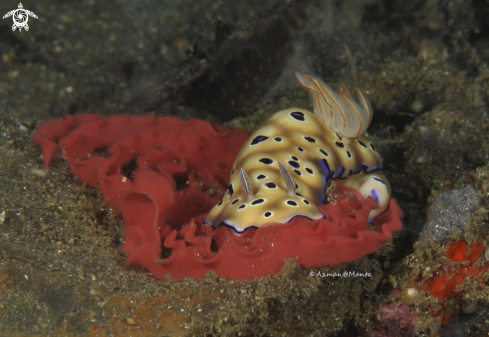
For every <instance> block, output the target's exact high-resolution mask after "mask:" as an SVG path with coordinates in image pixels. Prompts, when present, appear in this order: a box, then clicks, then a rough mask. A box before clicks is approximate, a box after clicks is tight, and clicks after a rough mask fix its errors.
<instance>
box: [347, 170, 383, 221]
mask: <svg viewBox="0 0 489 337" xmlns="http://www.w3.org/2000/svg"><path fill="white" fill-rule="evenodd" d="M341 184H342V185H344V186H346V187H350V188H353V189H356V190H357V191H358V192H360V193H361V194H362V195H363V197H364V198H365V199H366V198H368V197H369V196H373V197H374V198H375V200H376V201H377V204H378V205H379V207H378V208H376V209H373V210H371V211H370V214H369V217H368V219H369V222H371V221H372V220H373V219H374V218H375V217H376V216H377V215H379V214H381V213H382V212H384V211H385V210H386V209H387V207H388V206H389V200H390V198H391V187H390V185H389V181H387V178H386V177H385V176H384V174H382V172H380V171H375V172H371V173H365V172H362V173H359V174H355V175H352V176H350V177H348V178H347V179H346V180H344V181H342V182H341Z"/></svg>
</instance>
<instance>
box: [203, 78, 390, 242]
mask: <svg viewBox="0 0 489 337" xmlns="http://www.w3.org/2000/svg"><path fill="white" fill-rule="evenodd" d="M296 78H297V80H298V81H299V83H300V85H301V86H302V88H304V89H305V90H308V91H310V92H311V96H312V99H313V102H314V113H311V112H309V111H307V110H304V109H299V108H290V109H287V110H283V111H279V112H277V113H275V114H274V115H272V117H271V118H270V119H268V120H267V121H266V122H265V123H263V124H262V125H261V126H259V127H258V128H257V129H256V130H255V131H254V133H253V134H252V135H251V136H250V138H249V139H248V140H247V141H246V142H245V143H244V145H243V147H242V148H241V150H240V152H239V153H238V156H237V157H236V160H235V162H234V166H233V170H232V173H231V181H230V185H229V188H228V190H227V191H226V193H225V195H224V197H223V199H222V200H221V201H220V202H219V203H218V204H217V205H216V206H214V208H213V209H212V210H211V211H210V212H209V214H208V215H207V217H206V223H210V224H212V225H214V226H218V225H225V226H229V227H231V228H233V229H234V230H235V231H236V232H237V233H242V232H243V231H244V230H246V229H248V228H257V227H262V226H265V225H267V224H272V223H287V222H289V221H290V220H291V219H292V218H293V217H296V216H304V217H307V218H309V219H320V218H323V217H324V216H323V214H321V212H320V211H319V210H318V207H319V206H321V205H323V204H324V203H325V202H326V198H327V195H328V193H329V192H330V191H332V190H334V189H335V187H336V186H337V184H343V185H345V186H347V187H351V188H354V189H356V190H358V191H359V192H360V193H361V194H362V195H363V196H364V197H365V198H367V197H368V196H370V195H371V196H373V197H374V198H375V200H376V201H377V203H378V205H379V207H378V208H376V209H374V210H372V211H371V212H370V214H369V219H370V220H372V219H374V218H375V217H376V216H377V215H379V214H381V213H382V212H383V211H384V210H385V209H386V208H387V206H388V203H389V200H390V194H391V190H390V185H389V182H388V181H387V179H386V178H385V176H384V175H383V174H382V172H380V169H381V168H382V158H381V157H380V155H379V153H378V152H377V151H376V150H375V147H374V145H373V144H372V143H371V142H370V141H368V140H367V139H366V138H365V137H363V136H362V134H363V133H364V132H365V131H366V130H367V128H368V126H369V125H370V122H371V121H372V107H371V105H370V102H369V100H368V98H367V97H366V96H365V95H364V94H363V93H362V92H361V91H360V90H359V89H358V88H355V92H356V94H357V101H355V100H353V98H352V96H351V94H350V93H349V92H348V90H347V89H346V88H345V87H344V86H343V85H342V84H341V83H340V84H339V90H338V93H335V92H334V91H333V89H331V88H330V87H329V86H328V85H327V84H325V83H324V82H322V81H321V80H320V79H318V78H315V77H313V76H306V75H302V74H300V73H297V72H296Z"/></svg>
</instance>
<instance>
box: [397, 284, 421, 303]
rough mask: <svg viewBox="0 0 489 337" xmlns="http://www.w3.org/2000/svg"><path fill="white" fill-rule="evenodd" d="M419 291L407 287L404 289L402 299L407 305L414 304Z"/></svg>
mask: <svg viewBox="0 0 489 337" xmlns="http://www.w3.org/2000/svg"><path fill="white" fill-rule="evenodd" d="M418 296H419V293H418V291H417V290H416V288H407V289H404V290H403V291H402V294H401V301H402V303H404V304H405V305H413V304H414V303H416V300H417V299H418Z"/></svg>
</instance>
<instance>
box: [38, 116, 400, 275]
mask: <svg viewBox="0 0 489 337" xmlns="http://www.w3.org/2000/svg"><path fill="white" fill-rule="evenodd" d="M247 138H248V134H247V133H246V132H245V131H242V130H228V129H226V128H224V127H221V126H218V125H211V124H209V123H208V122H205V121H201V120H191V121H188V122H185V121H182V120H180V119H178V118H176V117H159V118H156V117H152V116H142V117H141V116H122V115H118V116H113V117H109V118H105V119H100V118H99V117H98V116H97V115H90V114H81V115H77V116H74V117H72V116H66V118H65V119H55V120H49V121H47V122H45V123H44V124H42V125H41V127H40V128H39V130H38V131H37V132H36V134H35V135H34V140H33V141H34V143H36V144H40V145H41V147H42V150H43V155H44V161H45V164H46V165H49V163H50V161H51V158H52V156H53V154H54V153H55V152H56V151H58V150H59V149H61V151H62V154H63V156H64V158H65V159H66V160H67V161H68V163H69V165H70V168H71V170H72V172H73V173H74V174H76V175H77V176H79V177H80V178H81V179H82V180H83V181H84V182H86V183H87V184H89V185H91V186H94V187H97V188H99V189H100V190H101V191H102V192H103V194H104V197H105V198H106V199H107V201H108V203H109V204H110V205H111V206H115V207H118V208H120V210H121V212H122V214H123V216H124V221H125V230H126V244H125V246H124V251H125V252H126V253H127V256H128V260H127V263H128V265H132V264H139V265H142V266H144V267H146V268H148V269H149V270H150V271H151V272H152V273H153V274H154V276H155V277H157V278H160V279H165V278H166V277H167V274H168V273H171V275H172V278H173V279H183V278H185V277H193V278H202V277H204V276H205V275H206V274H207V273H208V272H209V271H211V270H213V271H215V272H216V273H217V274H218V275H219V276H222V277H225V278H229V279H252V278H255V277H259V276H266V275H270V274H274V273H277V272H278V271H280V269H281V268H282V267H283V266H284V259H286V258H293V259H296V261H297V262H298V263H299V264H300V265H301V266H303V267H305V268H316V267H322V266H326V265H329V266H333V265H337V264H340V263H347V262H351V261H354V260H356V259H358V258H360V257H362V256H365V255H367V254H370V253H372V252H375V251H376V250H377V249H379V248H380V247H381V246H382V244H383V243H384V242H386V241H389V240H391V239H392V232H397V231H400V230H401V229H402V224H401V220H400V219H401V218H402V212H401V210H400V209H399V206H397V204H396V203H395V201H393V200H391V202H390V205H389V208H388V209H387V210H386V211H385V212H384V213H383V214H381V215H380V216H378V217H377V218H376V219H375V221H374V222H373V225H374V227H375V230H374V229H368V214H369V212H370V210H371V209H373V208H375V207H377V205H376V202H375V200H374V198H372V197H369V198H368V199H367V200H365V199H364V198H363V197H362V196H361V195H360V194H359V193H358V192H357V191H355V190H351V189H347V188H345V187H342V186H341V185H340V186H339V188H338V190H337V191H336V194H337V197H336V199H335V203H332V204H328V205H324V206H322V207H321V208H320V210H321V212H322V213H323V214H324V215H325V219H321V220H308V219H306V218H304V217H300V216H299V217H296V218H294V219H293V220H292V221H291V222H289V223H287V224H275V225H271V226H267V227H263V228H260V229H258V230H255V229H250V230H247V231H245V233H243V234H242V235H236V234H235V233H234V232H233V231H232V230H230V229H229V228H227V227H224V226H222V227H218V228H216V229H213V228H211V227H210V226H208V225H203V220H204V218H205V216H206V213H207V212H208V211H209V210H210V209H211V208H212V207H213V206H214V205H215V204H216V203H217V202H218V201H219V200H220V198H219V194H222V193H223V192H224V191H225V190H226V186H227V183H228V179H229V177H230V174H231V168H232V165H233V163H234V159H235V157H236V155H237V154H238V152H239V150H240V148H241V146H242V144H243V143H244V142H245V141H246V139H247Z"/></svg>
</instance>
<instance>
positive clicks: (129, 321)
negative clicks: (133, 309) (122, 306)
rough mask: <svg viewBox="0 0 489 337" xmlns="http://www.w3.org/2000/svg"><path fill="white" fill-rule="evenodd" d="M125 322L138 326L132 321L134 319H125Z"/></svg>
mask: <svg viewBox="0 0 489 337" xmlns="http://www.w3.org/2000/svg"><path fill="white" fill-rule="evenodd" d="M126 321H127V323H129V324H131V325H138V323H137V322H136V321H135V320H134V318H130V317H127V318H126Z"/></svg>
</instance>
